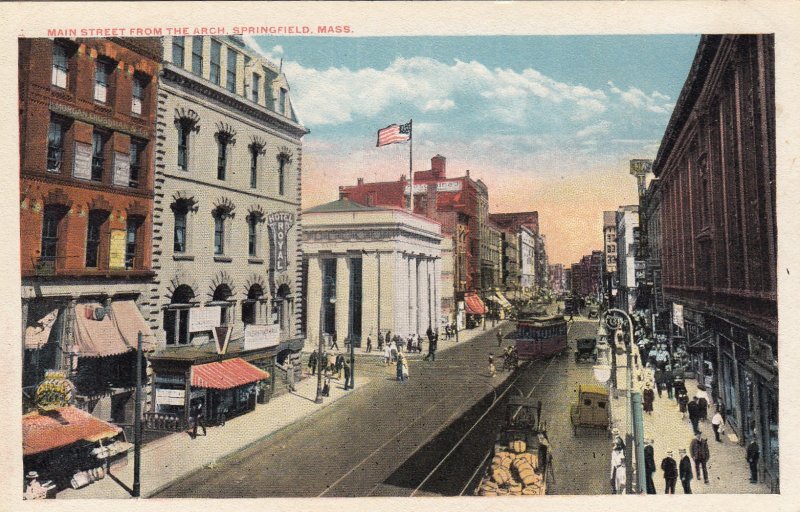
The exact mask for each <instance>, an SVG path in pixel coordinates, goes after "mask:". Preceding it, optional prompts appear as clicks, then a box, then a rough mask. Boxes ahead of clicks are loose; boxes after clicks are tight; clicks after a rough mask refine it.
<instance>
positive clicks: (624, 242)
mask: <svg viewBox="0 0 800 512" xmlns="http://www.w3.org/2000/svg"><path fill="white" fill-rule="evenodd" d="M638 227H639V207H638V206H637V205H628V206H620V207H619V210H617V278H618V281H617V282H618V287H617V297H616V300H615V305H616V307H618V308H619V309H623V310H625V311H628V312H629V313H632V312H633V307H634V305H635V304H636V250H637V246H638V240H637V239H636V237H637V236H638Z"/></svg>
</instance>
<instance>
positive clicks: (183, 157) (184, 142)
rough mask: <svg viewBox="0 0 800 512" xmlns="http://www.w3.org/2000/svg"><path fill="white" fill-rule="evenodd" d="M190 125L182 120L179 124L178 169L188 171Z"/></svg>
mask: <svg viewBox="0 0 800 512" xmlns="http://www.w3.org/2000/svg"><path fill="white" fill-rule="evenodd" d="M190 131H191V126H189V123H188V122H186V121H184V120H181V121H180V122H178V169H181V170H184V171H185V170H187V169H188V168H189V132H190Z"/></svg>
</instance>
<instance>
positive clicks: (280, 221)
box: [267, 212, 294, 273]
mask: <svg viewBox="0 0 800 512" xmlns="http://www.w3.org/2000/svg"><path fill="white" fill-rule="evenodd" d="M293 224H294V214H293V213H289V212H276V213H270V214H269V215H268V216H267V226H268V228H269V232H270V235H271V240H270V241H271V245H272V250H271V251H270V260H271V261H270V263H271V267H272V269H273V270H274V271H275V272H276V273H279V272H286V270H287V269H288V268H289V246H288V243H287V240H288V235H289V229H291V227H292V225H293Z"/></svg>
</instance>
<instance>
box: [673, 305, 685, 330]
mask: <svg viewBox="0 0 800 512" xmlns="http://www.w3.org/2000/svg"><path fill="white" fill-rule="evenodd" d="M672 323H673V324H675V325H677V326H678V327H680V328H681V329H683V304H675V303H674V302H673V303H672Z"/></svg>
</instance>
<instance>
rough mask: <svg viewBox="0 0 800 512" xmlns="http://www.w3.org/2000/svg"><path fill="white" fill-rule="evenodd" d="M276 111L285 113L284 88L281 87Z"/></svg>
mask: <svg viewBox="0 0 800 512" xmlns="http://www.w3.org/2000/svg"><path fill="white" fill-rule="evenodd" d="M278 112H280V113H281V114H285V113H286V89H284V88H282V87H281V99H280V102H279V104H278Z"/></svg>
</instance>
